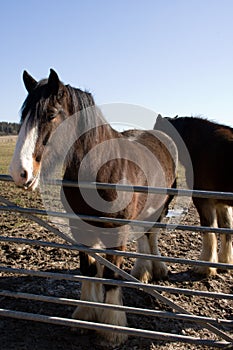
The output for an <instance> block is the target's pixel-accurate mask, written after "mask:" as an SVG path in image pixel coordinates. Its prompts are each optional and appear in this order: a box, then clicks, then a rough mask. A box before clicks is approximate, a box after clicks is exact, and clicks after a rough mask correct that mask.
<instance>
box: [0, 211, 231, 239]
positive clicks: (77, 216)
mask: <svg viewBox="0 0 233 350" xmlns="http://www.w3.org/2000/svg"><path fill="white" fill-rule="evenodd" d="M1 210H3V211H14V212H18V213H24V214H36V215H42V216H52V217H59V218H66V219H73V220H80V219H81V220H85V221H91V222H101V223H114V224H120V225H122V226H123V225H134V226H138V227H144V228H151V227H152V226H153V227H156V228H163V229H168V230H174V229H177V230H181V231H186V230H192V231H194V232H203V233H204V232H213V233H226V234H233V229H228V228H217V227H207V226H190V225H177V224H169V223H162V222H156V221H154V222H152V221H140V220H125V219H116V218H111V217H103V216H91V215H83V214H72V213H65V212H56V211H50V210H43V209H36V208H24V207H19V206H17V205H8V206H0V211H1Z"/></svg>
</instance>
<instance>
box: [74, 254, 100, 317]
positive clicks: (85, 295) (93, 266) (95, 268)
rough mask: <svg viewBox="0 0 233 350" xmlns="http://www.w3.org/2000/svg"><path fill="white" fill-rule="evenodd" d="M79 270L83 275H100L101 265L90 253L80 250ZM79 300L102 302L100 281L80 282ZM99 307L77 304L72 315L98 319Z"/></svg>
mask: <svg viewBox="0 0 233 350" xmlns="http://www.w3.org/2000/svg"><path fill="white" fill-rule="evenodd" d="M80 270H81V272H82V274H83V275H85V276H90V277H102V275H103V267H102V266H101V265H100V264H99V263H97V262H96V261H95V259H94V258H92V257H91V256H90V255H87V254H86V253H82V252H80ZM80 300H84V301H93V302H100V303H102V302H103V300H104V293H103V285H102V283H94V282H91V281H90V282H89V281H85V282H82V287H81V297H80ZM100 313H101V309H100V308H93V307H84V306H78V307H77V308H76V309H75V311H74V312H73V315H72V317H73V318H75V319H79V320H83V321H98V320H99V318H100V316H99V315H100Z"/></svg>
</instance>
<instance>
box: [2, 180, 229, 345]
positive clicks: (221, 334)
mask: <svg viewBox="0 0 233 350" xmlns="http://www.w3.org/2000/svg"><path fill="white" fill-rule="evenodd" d="M0 180H1V181H11V178H10V177H9V176H7V175H2V176H0ZM56 184H58V185H60V184H61V183H60V182H59V181H56V182H54V181H53V182H52V185H56ZM65 185H66V186H77V184H74V183H71V182H66V183H65ZM78 186H83V187H85V188H96V187H97V188H115V185H113V184H96V183H81V184H80V183H79V184H78ZM117 190H120V191H121V190H122V191H132V190H134V191H136V192H146V193H159V194H161V193H168V194H172V195H179V196H197V197H204V198H221V199H233V193H222V192H206V191H189V190H180V189H179V190H177V189H161V188H151V187H149V188H148V187H140V186H125V185H117ZM0 202H1V203H2V205H1V206H0V210H1V211H4V212H12V213H21V214H22V215H23V216H25V217H26V218H28V219H30V220H32V221H34V222H36V223H37V224H39V225H41V226H42V227H44V228H46V229H48V230H50V231H51V232H53V233H55V234H56V235H58V236H59V237H61V238H63V239H64V240H66V241H67V244H59V243H55V242H47V241H41V240H33V239H26V238H15V237H8V236H0V241H1V242H14V243H17V244H27V245H36V246H44V247H55V248H59V249H71V250H75V251H82V252H87V253H88V254H89V255H91V256H92V257H93V258H95V259H96V261H98V262H99V263H100V264H103V265H104V266H107V267H108V268H110V269H111V270H113V271H115V272H117V273H118V275H119V276H121V277H122V280H114V279H104V278H91V277H86V276H81V275H73V274H64V273H55V272H45V271H38V270H34V269H33V270H29V269H18V268H17V269H16V268H12V267H7V266H2V265H0V271H1V272H2V273H10V274H17V275H28V276H37V277H41V278H49V279H55V280H67V281H78V282H82V281H87V280H88V281H90V280H91V281H92V282H93V283H100V282H101V283H104V284H109V285H118V286H122V287H127V288H134V289H140V290H142V291H144V292H145V293H147V294H149V295H151V296H152V297H154V298H156V299H157V300H159V301H161V302H162V303H164V304H165V305H167V306H169V307H170V308H171V309H172V310H174V312H166V311H158V310H151V309H144V308H143V309H142V308H135V307H129V306H119V305H118V306H116V305H110V304H104V303H94V302H90V301H82V300H74V299H67V298H57V297H52V296H45V295H34V294H30V293H20V292H13V291H7V290H1V291H0V296H3V297H10V298H20V299H26V300H34V301H41V302H44V303H55V304H62V305H72V306H78V305H82V306H86V307H95V308H97V307H99V308H105V309H106V308H111V309H115V310H121V311H125V312H127V313H132V314H138V315H145V316H150V317H158V318H162V319H164V318H166V319H173V320H180V321H183V322H187V323H190V324H193V323H194V324H196V325H198V326H199V327H200V328H205V329H207V330H208V331H209V332H212V334H213V335H214V336H213V339H209V338H208V339H202V338H197V337H191V336H186V335H178V334H173V333H162V332H158V331H156V330H155V331H151V330H146V329H136V328H129V327H120V326H116V325H110V324H101V323H95V322H87V321H81V320H74V319H68V318H63V317H55V316H46V315H41V314H32V313H28V312H21V311H15V310H8V309H0V316H4V317H10V318H16V319H22V320H29V321H38V322H43V323H50V324H56V325H65V326H71V327H77V328H84V329H91V330H105V331H111V332H119V333H126V334H128V335H130V336H139V337H145V338H150V339H154V340H162V341H171V342H183V343H189V344H195V345H203V346H204V345H205V346H210V347H216V348H232V347H233V338H232V337H231V336H230V335H229V333H226V332H225V331H224V327H227V329H231V328H233V320H231V319H224V318H213V317H204V316H196V315H193V314H191V313H189V312H188V311H187V310H186V309H185V308H183V307H181V306H179V305H177V304H176V303H174V302H173V301H172V300H170V299H169V298H167V297H165V296H164V295H163V294H162V292H166V293H175V294H183V295H192V296H200V297H206V298H213V299H226V300H229V301H230V300H231V301H232V300H233V294H227V293H216V292H208V291H202V290H192V289H186V288H172V287H168V286H162V285H158V284H143V283H141V282H140V281H139V280H137V279H136V278H135V277H133V276H132V275H130V274H128V273H126V272H125V271H124V270H122V269H119V268H117V267H116V266H115V265H113V264H112V263H110V262H109V261H108V260H106V259H105V258H103V257H102V256H101V255H100V254H106V253H107V254H110V255H113V254H114V255H121V256H124V257H126V258H142V259H147V260H161V261H164V262H169V263H176V264H177V263H179V264H186V265H193V266H194V265H199V266H209V267H216V268H227V269H230V270H232V269H233V265H229V264H223V263H210V262H206V261H199V260H190V259H182V258H173V257H165V256H154V255H150V254H141V253H134V252H129V251H127V252H126V251H125V252H122V251H118V250H113V249H105V250H103V249H95V248H87V247H85V246H83V245H77V244H74V242H73V241H72V240H70V241H69V239H68V237H67V236H66V235H65V234H64V233H62V231H61V230H59V229H57V228H55V227H54V226H52V225H51V224H49V222H48V221H47V220H46V219H42V218H41V215H42V216H43V217H44V216H48V215H49V216H54V217H66V218H67V217H68V218H73V216H72V215H71V214H66V213H58V212H48V211H45V210H40V209H32V208H23V207H21V206H17V205H16V204H15V203H12V202H11V201H9V200H7V199H6V198H4V197H2V196H0ZM37 215H39V217H38V216H37ZM81 218H82V219H85V220H90V221H101V222H106V221H111V222H114V223H121V224H126V223H127V224H128V223H133V224H134V225H135V226H144V227H147V225H148V226H149V227H151V222H145V221H143V222H142V221H138V220H120V219H109V218H101V217H89V216H85V215H82V216H81ZM153 225H154V226H155V227H158V228H168V229H173V228H176V230H183V231H186V230H191V231H195V232H202V233H203V234H204V233H205V232H215V233H226V234H233V230H230V229H222V228H221V229H219V228H210V227H202V226H189V225H176V224H169V225H167V224H165V223H157V222H155V223H153ZM216 339H218V340H216Z"/></svg>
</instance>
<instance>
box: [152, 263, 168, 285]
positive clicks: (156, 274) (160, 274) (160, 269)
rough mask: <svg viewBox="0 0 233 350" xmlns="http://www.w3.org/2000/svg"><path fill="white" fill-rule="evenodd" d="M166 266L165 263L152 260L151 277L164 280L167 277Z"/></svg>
mask: <svg viewBox="0 0 233 350" xmlns="http://www.w3.org/2000/svg"><path fill="white" fill-rule="evenodd" d="M167 275H168V268H167V265H166V264H164V263H163V262H161V261H159V262H158V261H156V262H153V279H154V280H156V281H157V280H164V279H166V278H167Z"/></svg>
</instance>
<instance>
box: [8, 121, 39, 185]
mask: <svg viewBox="0 0 233 350" xmlns="http://www.w3.org/2000/svg"><path fill="white" fill-rule="evenodd" d="M27 121H28V116H27V117H26V119H25V121H24V123H23V124H22V126H21V129H20V132H19V135H18V139H17V143H16V147H15V152H14V155H13V158H12V161H11V164H10V174H11V176H12V178H13V180H14V182H15V183H16V185H18V186H24V185H25V184H26V183H28V182H29V181H33V179H34V178H35V176H36V175H37V174H35V173H34V169H33V164H34V161H33V154H34V151H35V146H36V141H37V138H38V126H37V125H33V126H32V127H29V126H28V125H27ZM37 183H38V181H35V182H34V183H33V186H32V189H34V188H35V187H36V185H37Z"/></svg>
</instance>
